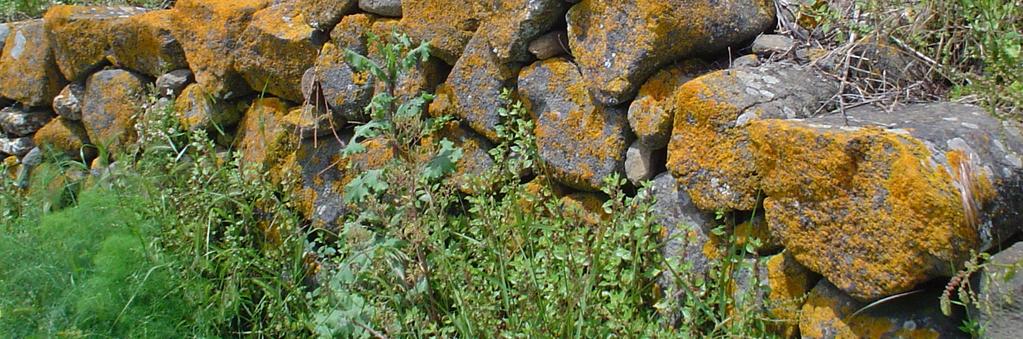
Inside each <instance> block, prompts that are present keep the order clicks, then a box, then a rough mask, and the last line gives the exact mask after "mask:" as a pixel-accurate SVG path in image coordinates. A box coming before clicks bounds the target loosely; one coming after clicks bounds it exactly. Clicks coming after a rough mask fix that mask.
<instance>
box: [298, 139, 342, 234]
mask: <svg viewBox="0 0 1023 339" xmlns="http://www.w3.org/2000/svg"><path fill="white" fill-rule="evenodd" d="M345 145H346V142H345V141H342V140H338V139H337V138H334V137H333V136H331V137H328V138H323V139H318V140H316V141H314V140H311V139H308V140H305V141H303V142H302V144H301V146H300V147H298V149H297V150H296V151H295V152H294V153H292V154H291V155H289V157H288V158H287V160H286V162H287V163H288V164H291V165H293V167H291V168H292V169H294V170H296V171H297V174H298V177H301V178H302V179H301V183H300V184H299V185H298V187H296V188H295V189H294V194H295V197H298V199H297V201H298V202H299V203H300V208H299V211H300V212H301V213H302V214H303V216H305V217H306V219H309V220H310V221H312V227H314V228H321V229H327V230H330V231H332V232H338V231H339V230H340V228H341V226H342V225H343V224H344V216H345V213H346V212H347V211H348V208H347V206H346V205H345V203H344V189H345V185H344V184H341V183H342V181H343V178H344V174H345V167H344V166H341V165H342V160H341V159H340V158H341V151H342V150H344V148H345Z"/></svg>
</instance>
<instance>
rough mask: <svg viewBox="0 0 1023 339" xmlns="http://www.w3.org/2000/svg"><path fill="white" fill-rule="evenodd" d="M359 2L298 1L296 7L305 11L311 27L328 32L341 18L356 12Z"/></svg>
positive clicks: (330, 0)
mask: <svg viewBox="0 0 1023 339" xmlns="http://www.w3.org/2000/svg"><path fill="white" fill-rule="evenodd" d="M357 3H358V0H298V1H297V3H296V5H295V7H296V8H300V9H302V11H303V17H304V19H305V22H306V23H307V24H309V26H310V27H312V28H315V29H317V30H320V31H323V32H326V31H330V29H331V28H334V25H337V23H338V22H340V21H341V18H342V17H344V16H345V15H348V14H350V13H352V12H353V11H355V5H356V4H357Z"/></svg>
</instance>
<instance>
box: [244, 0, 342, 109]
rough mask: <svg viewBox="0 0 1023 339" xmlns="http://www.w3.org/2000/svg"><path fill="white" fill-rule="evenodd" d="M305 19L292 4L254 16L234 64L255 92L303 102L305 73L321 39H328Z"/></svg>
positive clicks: (282, 5)
mask: <svg viewBox="0 0 1023 339" xmlns="http://www.w3.org/2000/svg"><path fill="white" fill-rule="evenodd" d="M303 20H304V18H303V17H302V15H301V14H300V13H299V11H298V10H296V9H295V8H294V7H293V6H292V5H291V4H289V3H283V4H280V5H274V6H271V7H267V8H265V9H262V10H260V11H258V12H256V14H254V15H253V16H252V21H251V23H249V26H248V28H246V29H245V31H244V32H243V33H242V35H241V37H240V38H239V39H240V43H239V46H238V49H236V50H235V51H234V62H235V69H236V70H237V71H238V72H239V73H241V75H242V77H244V78H245V80H246V81H248V83H249V86H251V87H252V89H253V90H255V91H256V92H260V93H264V92H265V93H269V94H273V95H275V96H278V97H280V98H284V99H287V100H290V101H292V102H302V74H303V73H304V72H305V70H306V69H309V68H310V67H312V66H313V64H314V63H315V62H316V55H317V54H318V52H319V51H320V45H321V44H322V42H323V41H321V40H324V39H326V36H325V35H324V34H322V33H318V32H317V31H315V30H313V29H312V28H310V27H309V26H308V25H306V24H305V23H304V22H303Z"/></svg>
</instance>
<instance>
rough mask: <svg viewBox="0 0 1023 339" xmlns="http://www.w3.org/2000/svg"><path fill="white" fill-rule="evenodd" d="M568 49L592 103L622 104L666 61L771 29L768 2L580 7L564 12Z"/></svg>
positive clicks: (683, 0) (681, 0) (669, 1)
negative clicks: (583, 78) (575, 62)
mask: <svg viewBox="0 0 1023 339" xmlns="http://www.w3.org/2000/svg"><path fill="white" fill-rule="evenodd" d="M567 20H568V36H569V44H570V46H571V49H572V54H573V55H574V56H575V60H576V61H577V62H578V63H579V66H580V68H581V69H582V73H583V76H584V77H585V78H586V79H587V80H588V84H589V86H590V88H591V89H592V92H593V94H594V96H595V97H596V99H597V100H598V101H600V102H603V103H605V104H610V105H618V104H622V103H625V102H627V101H628V100H629V99H631V98H632V97H633V96H635V94H636V90H638V89H639V86H640V85H641V84H642V83H643V81H644V80H646V78H647V77H649V76H651V75H652V74H653V73H654V72H656V71H657V70H658V69H660V68H661V67H663V66H664V65H667V64H668V63H671V62H672V61H675V60H678V59H681V58H684V57H687V56H694V55H698V54H711V53H715V52H717V51H720V50H723V49H725V48H727V47H729V46H734V45H737V44H740V43H743V42H745V41H746V40H749V39H751V38H753V37H755V36H756V35H757V34H760V33H762V32H764V31H766V30H768V29H770V28H771V27H773V26H774V22H775V7H774V3H773V2H769V1H748V0H721V1H697V0H666V1H655V2H646V1H605V2H601V3H600V4H599V5H597V4H595V3H589V4H588V3H585V2H584V3H580V4H579V5H576V6H572V8H571V9H570V10H569V11H568V15H567Z"/></svg>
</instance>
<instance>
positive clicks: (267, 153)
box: [235, 98, 297, 173]
mask: <svg viewBox="0 0 1023 339" xmlns="http://www.w3.org/2000/svg"><path fill="white" fill-rule="evenodd" d="M289 108H290V107H289V105H288V103H287V102H286V101H284V100H281V99H278V98H263V99H258V100H255V101H253V102H252V106H250V107H249V110H248V111H247V112H245V117H244V118H242V120H241V122H239V123H238V136H237V137H236V138H235V142H236V145H235V147H236V149H238V151H239V152H240V153H241V164H242V166H244V167H247V168H246V170H249V169H252V170H255V171H257V173H262V171H265V170H267V169H270V168H271V167H272V166H273V165H275V162H276V161H281V159H280V158H282V157H283V156H285V155H286V154H287V152H288V151H289V150H292V149H294V148H293V147H294V146H295V145H296V144H297V142H295V138H294V136H293V135H291V134H290V133H288V132H287V130H285V128H284V127H283V124H282V121H283V119H284V116H286V115H287V114H288V112H289Z"/></svg>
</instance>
